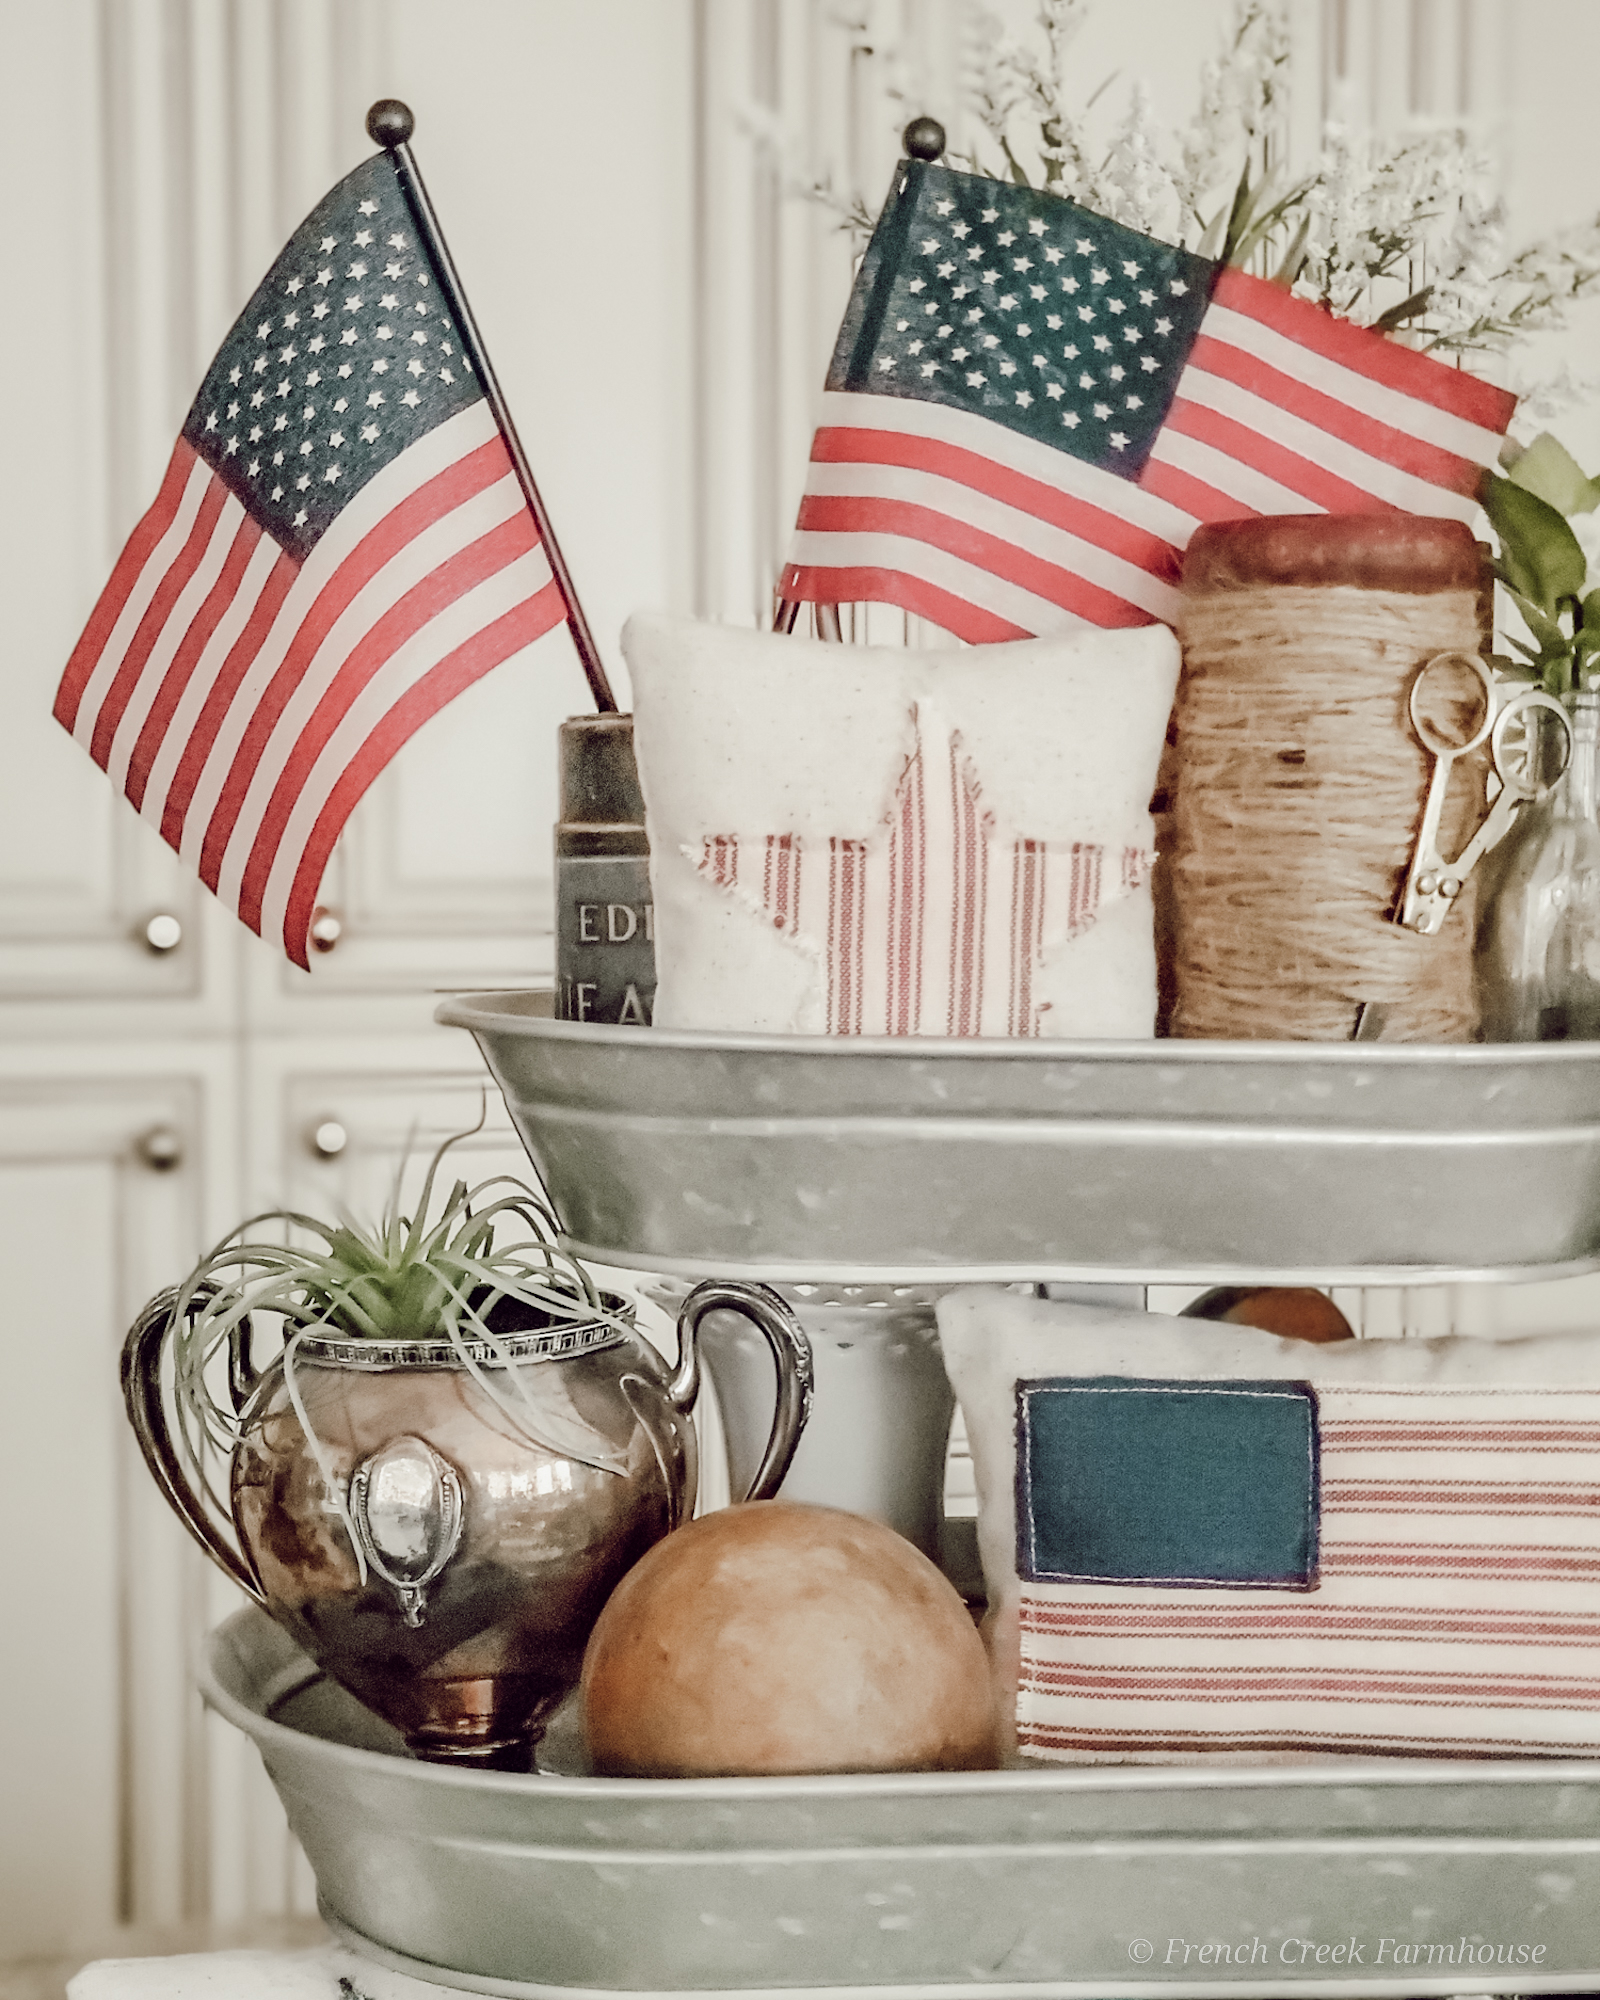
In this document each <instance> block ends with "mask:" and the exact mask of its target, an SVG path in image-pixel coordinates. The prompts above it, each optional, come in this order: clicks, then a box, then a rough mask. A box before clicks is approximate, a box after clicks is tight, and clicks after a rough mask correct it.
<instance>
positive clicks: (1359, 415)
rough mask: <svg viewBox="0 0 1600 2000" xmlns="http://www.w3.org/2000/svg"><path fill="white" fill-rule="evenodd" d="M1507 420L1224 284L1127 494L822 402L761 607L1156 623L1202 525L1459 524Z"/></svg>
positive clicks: (925, 428) (1233, 274)
mask: <svg viewBox="0 0 1600 2000" xmlns="http://www.w3.org/2000/svg"><path fill="white" fill-rule="evenodd" d="M1514 407H1515V399H1514V398H1513V397H1512V396H1510V395H1508V394H1507V393H1505V392H1504V391H1503V390H1499V389H1495V388H1493V387H1491V386H1490V385H1489V384H1488V383H1485V382H1481V381H1479V380H1478V379H1477V378H1476V377H1474V376H1471V375H1468V374H1465V373H1463V372H1462V371H1461V370H1459V369H1456V368H1450V367H1446V366H1445V365H1444V364H1443V363H1441V362H1438V361H1435V360H1434V359H1433V358H1432V357H1431V356H1428V355H1424V354H1419V353H1417V352H1415V351H1414V350H1413V349H1410V348H1405V347H1400V346H1397V345H1396V344H1395V343H1394V342H1393V341H1390V340H1386V339H1384V338H1383V336H1382V335H1380V334H1376V333H1372V332H1370V331H1369V330H1368V329H1366V328H1364V327H1357V326H1353V325H1351V324H1350V323H1349V322H1348V321H1346V320H1340V319H1336V318H1335V317H1334V316H1333V315H1332V314H1330V313H1327V312H1324V311H1322V310H1321V308H1320V307H1317V306H1314V305H1312V304H1310V303H1309V302H1308V301H1306V300H1304V299H1296V298H1292V297H1290V296H1289V294H1288V293H1286V292H1284V291H1283V290H1282V289H1281V288H1279V287H1278V286H1276V285H1271V284H1268V283H1266V282H1265V281H1264V280H1262V279H1260V278H1254V277H1251V276H1250V275H1249V274H1248V273H1246V272H1243V271H1235V270H1227V271H1224V272H1223V273H1222V274H1221V276H1220V277H1219V279H1218V281H1217V285H1216V290H1215V292H1214V293H1213V296H1212V301H1211V304H1210V306H1209V307H1208V309H1207V311H1206V315H1205V318H1204V320H1203V321H1202V322H1201V329H1200V334H1199V337H1198V339H1197V340H1196V342H1195V345H1194V348H1193V350H1192V352H1191V354H1190V356H1189V360H1188V363H1187V365H1186V367H1185V369H1184V372H1183V375H1182V376H1181V378H1180V380H1179V383H1178V390H1177V395H1176V398H1175V399H1174V402H1173V406H1172V409H1171V411H1170V412H1169V414H1168V417H1167V421H1166V424H1165V425H1164V427H1163V429H1162V431H1161V435H1160V436H1159V438H1158V439H1157V441H1156V445H1155V448H1154V450H1153V452H1152V453H1151V456H1150V459H1149V462H1148V463H1147V464H1146V466H1145V469H1144V471H1143V473H1142V474H1141V476H1140V477H1139V478H1138V479H1137V480H1128V479H1122V478H1119V477H1118V476H1117V475H1116V474H1115V473H1114V472H1106V471H1102V470H1100V469H1099V468H1097V467H1095V466H1092V465H1087V464H1085V463H1084V462H1083V461H1081V460H1079V459H1076V458H1073V457H1072V456H1070V454H1068V453H1066V452H1062V451H1056V450H1054V449H1052V448H1051V447H1050V446H1049V445H1046V444H1041V443H1038V442H1037V441H1036V440H1034V439H1032V438H1029V437H1025V436H1022V435H1020V434H1019V433H1017V432H1015V431H1011V430H1008V429H1006V428H1005V427H1004V426H1003V425H1000V424H996V423H993V422H991V421H990V420H989V419H988V418H986V417H982V416H978V415H975V414H973V413H970V412H967V411H962V410H954V409H949V408H946V407H945V406H944V405H942V404H938V403H924V402H918V401H917V400H915V399H914V398H911V397H906V396H874V395H869V394H864V393H855V392H847V391H839V390H830V391H829V392H828V393H827V394H826V395H825V396H824V398H823V411H822V421H821V424H820V426H819V427H818V430H817V433H816V438H815V441H814V443H813V445H812V453H811V466H810V470H809V473H808V476H807V479H806V488H805V494H804V497H803V498H802V500H801V503H800V514H799V520H798V523H797V527H796V532H795V536H794V541H793V543H792V545H791V550H790V558H789V562H788V565H787V566H786V567H785V569H784V571H783V574H782V577H781V579H780V584H779V588H780V594H781V595H782V596H784V597H785V598H788V599H790V600H791V601H793V600H802V601H815V602H818V603H823V604H832V603H853V602H868V601H870V602H877V603H886V604H897V605H899V606H901V607H902V608H903V609H905V610H907V611H913V612H915V613H917V614H918V615H919V616H921V617H924V618H927V619H929V620H931V621H932V622H933V623H934V624H936V625H941V626H943V627H944V628H945V629H946V630H948V631H951V632H954V633H955V634H956V635H957V636H958V637H960V638H963V639H968V640H971V641H974V642H982V641H992V640H1001V639H1020V638H1026V637H1029V636H1038V635H1043V634H1047V633H1053V632H1062V631H1069V630H1072V629H1073V628H1074V627H1077V626H1079V625H1099V626H1120V625H1147V624H1150V623H1153V622H1156V621H1165V622H1167V623H1171V622H1172V619H1173V618H1174V616H1175V614H1176V609H1177V590H1176V585H1177V580H1178V575H1179V570H1180V559H1181V556H1182V552H1183V550H1184V549H1185V548H1186V547H1187V545H1188V542H1189V538H1190V536H1191V535H1192V534H1193V533H1194V531H1195V529H1196V528H1197V527H1198V526H1199V525H1200V523H1201V522H1203V521H1218V520H1236V519H1239V518H1240V517H1242V516H1248V515H1256V514H1319V513H1374V512H1382V511H1387V510H1391V509H1392V510H1397V511H1401V512H1406V513H1413V514H1432V515H1449V516H1452V517H1454V518H1456V519H1459V520H1464V521H1471V520H1472V519H1473V518H1474V516H1475V514H1476V510H1477V501H1476V497H1475V496H1476V494H1477V490H1478V485H1479V481H1480V479H1481V476H1482V472H1483V468H1484V467H1486V466H1492V465H1494V464H1495V463H1496V461H1497V459H1498V455H1499V451H1500V445H1501V440H1502V437H1503V434H1504V432H1505V428H1506V425H1507V424H1508V423H1509V422H1510V420H1511V413H1512V410H1513V409H1514Z"/></svg>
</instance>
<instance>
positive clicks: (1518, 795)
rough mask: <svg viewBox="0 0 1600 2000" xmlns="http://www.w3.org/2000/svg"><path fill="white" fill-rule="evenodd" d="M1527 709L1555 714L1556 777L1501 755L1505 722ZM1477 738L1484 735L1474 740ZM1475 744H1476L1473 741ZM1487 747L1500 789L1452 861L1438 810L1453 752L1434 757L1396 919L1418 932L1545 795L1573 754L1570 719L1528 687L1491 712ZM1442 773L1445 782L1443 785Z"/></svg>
mask: <svg viewBox="0 0 1600 2000" xmlns="http://www.w3.org/2000/svg"><path fill="white" fill-rule="evenodd" d="M1530 710H1540V711H1544V712H1548V713H1550V714H1553V715H1555V716H1556V717H1557V718H1558V719H1559V721H1560V724H1561V727H1562V730H1563V732H1564V734H1565V737H1566V757H1564V758H1563V760H1562V762H1561V765H1560V768H1559V769H1558V770H1557V772H1556V775H1555V777H1553V778H1551V779H1549V780H1548V782H1545V783H1541V782H1540V781H1539V779H1538V777H1537V776H1536V775H1535V773H1534V771H1533V767H1532V761H1531V759H1530V760H1529V761H1528V762H1527V763H1526V764H1524V765H1523V767H1522V768H1521V769H1515V768H1513V767H1512V766H1511V765H1510V763H1509V762H1508V760H1507V758H1506V756H1505V737H1506V730H1507V728H1508V727H1509V725H1510V724H1511V723H1512V722H1513V721H1515V720H1518V719H1520V718H1521V717H1523V716H1526V715H1527V714H1528V713H1529V712H1530ZM1477 740H1478V741H1481V740H1482V738H1481V737H1479V738H1478V739H1477ZM1474 747H1475V746H1474ZM1490 750H1491V754H1492V756H1493V758H1494V768H1495V771H1496V773H1497V775H1498V777H1499V779H1500V791H1499V793H1498V794H1497V796H1496V798H1495V801H1494V803H1493V805H1491V806H1490V808H1489V810H1488V812H1487V814H1486V815H1485V816H1484V819H1483V820H1482V822H1481V823H1480V825H1479V827H1478V829H1477V831H1476V832H1475V833H1474V834H1473V836H1472V838H1471V839H1470V840H1469V841H1468V842H1467V844H1466V846H1465V847H1464V848H1462V850H1461V852H1460V853H1459V854H1458V855H1457V856H1456V858H1455V860H1454V861H1448V862H1447V861H1446V860H1444V858H1443V857H1442V856H1441V855H1440V853H1439V849H1438V834H1439V811H1438V810H1436V805H1437V807H1438V808H1442V807H1443V803H1444V792H1445V786H1446V785H1447V784H1448V780H1449V769H1450V766H1451V764H1452V763H1453V762H1454V761H1455V757H1456V756H1459V755H1461V754H1462V753H1461V752H1460V751H1457V752H1455V753H1454V755H1448V754H1447V755H1444V756H1439V757H1437V758H1436V760H1435V763H1434V767H1433V779H1432V782H1431V783H1430V785H1429V787H1428V805H1427V809H1426V811H1425V812H1424V813H1423V818H1422V832H1421V833H1420V834H1419V835H1418V836H1417V846H1416V850H1415V853H1414V854H1413V857H1412V863H1411V870H1410V873H1409V874H1408V876H1407V877H1406V889H1405V899H1404V901H1403V903H1402V905H1401V910H1400V921H1401V923H1402V924H1403V925H1404V926H1405V927H1406V928H1407V929H1408V930H1414V931H1418V932H1420V933H1421V934H1422V935H1423V936H1424V937H1432V936H1433V935H1435V934H1436V933H1437V932H1438V931H1439V929H1440V928H1441V927H1442V926H1443V923H1444V920H1445V918H1446V917H1447V916H1448V915H1449V914H1450V910H1451V906H1452V905H1453V904H1454V903H1455V901H1456V899H1457V897H1459V896H1460V894H1461V891H1462V890H1463V889H1464V888H1465V887H1466V882H1467V877H1468V876H1469V875H1470V874H1471V873H1472V871H1473V869H1474V868H1476V867H1477V865H1478V863H1479V862H1480V861H1481V860H1482V859H1483V857H1484V856H1485V855H1486V854H1489V853H1491V852H1492V851H1493V850H1494V849H1495V848H1496V847H1498V846H1499V844H1500V842H1501V841H1502V840H1504V839H1505V837H1506V835H1507V833H1508V832H1509V831H1510V830H1511V823H1512V821H1513V820H1514V819H1515V818H1516V816H1517V814H1518V813H1519V812H1520V811H1521V809H1522V807H1523V806H1525V805H1527V804H1528V803H1529V802H1530V801H1531V800H1535V799H1542V798H1544V797H1546V796H1547V795H1548V794H1549V793H1550V792H1551V791H1552V790H1553V789H1554V788H1555V786H1556V785H1557V784H1558V783H1559V782H1560V779H1561V776H1562V774H1563V773H1564V772H1565V770H1566V767H1567V763H1568V761H1569V760H1570V759H1571V756H1572V718H1571V717H1570V716H1569V715H1568V714H1567V711H1566V709H1565V708H1563V706H1562V705H1561V703H1560V702H1559V701H1557V700H1556V698H1555V696H1554V695H1549V694H1546V693H1544V691H1543V690H1542V689H1529V690H1527V691H1526V692H1525V693H1522V694H1517V695H1513V696H1512V697H1511V698H1510V700H1508V701H1507V702H1505V704H1504V705H1503V706H1501V707H1500V708H1499V712H1498V713H1497V714H1496V715H1495V717H1494V727H1493V729H1492V730H1491V731H1490ZM1441 775H1442V776H1443V778H1444V781H1445V782H1444V784H1441V782H1440V780H1441Z"/></svg>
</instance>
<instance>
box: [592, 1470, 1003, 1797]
mask: <svg viewBox="0 0 1600 2000" xmlns="http://www.w3.org/2000/svg"><path fill="white" fill-rule="evenodd" d="M582 1690H583V1691H582V1699H583V1713H584V1730H585V1734H586V1736H587V1738H588V1744H589V1754H590V1756H591V1758H592V1759H593V1762H594V1767H595V1769H596V1770H597V1771H599V1772H602V1773H604V1774H606V1775H609V1776H614V1777H648V1778H703V1777H727V1776H749V1775H756V1774H774V1775H775V1774H780V1773H796V1772H806V1771H812V1772H823V1771H965V1770H986V1769H989V1768H990V1767H992V1765H993V1764H994V1761H995V1732H994V1722H993V1717H992V1713H991V1703H990V1682H989V1670H988V1664H987V1659H986V1656H985V1653H984V1649H983V1642H982V1641H981V1640H980V1639H979V1637H978V1634H977V1631H976V1629H975V1628H974V1626H973V1623H972V1619H971V1617H970V1616H969V1614H968V1612H967V1608H966V1606H965V1605H964V1604H963V1603H962V1601H961V1599H960V1598H959V1597H958V1596H957V1595H956V1592H955V1591H954V1590H953V1589H952V1588H951V1586H950V1584H949V1583H948V1582H947V1581H946V1580H945V1578H944V1577H943V1576H941V1575H940V1573H939V1571H938V1570H937V1569H935V1568H934V1566H933V1564H932V1563H931V1562H929V1561H928V1559H927V1557H926V1556H924V1555H923V1554H922V1553H921V1552H920V1551H919V1550H918V1549H915V1548H913V1546H912V1545H911V1543H910V1542H908V1541H906V1540H905V1539H904V1538H903V1537H902V1536H900V1535H897V1534H895V1532H894V1531H893V1530H892V1529H890V1528H885V1527H883V1526H881V1525H880V1524H879V1523H878V1522H876V1521H870V1520H867V1519H866V1518H865V1517H864V1516H862V1515H859V1514H846V1513H842V1512H840V1511H838V1510H837V1509H834V1508H831V1507H801V1506H795V1505H792V1504H790V1503H788V1502H786V1501H776V1500H761V1501H756V1502H754V1503H752V1504H749V1505H746V1506H742V1507H729V1508H726V1509H725V1510H723V1511H722V1512H720V1513H716V1514H707V1515H705V1516H704V1517H703V1518H702V1519H700V1520H698V1521H691V1522H690V1523H689V1524H688V1525H687V1526H685V1527H682V1528H679V1529H678V1530H677V1531H676V1532H675V1533H673V1534H671V1535H668V1536H667V1537H666V1539H665V1540H664V1541H661V1542H658V1543H657V1544H656V1546H655V1547H654V1548H653V1549H651V1550H650V1551H649V1553H648V1554H647V1555H645V1556H644V1557H643V1558H642V1559H641V1561H640V1562H639V1563H637V1564H636V1565H635V1567H634V1568H633V1569H631V1570H630V1571H629V1572H628V1574H627V1575H626V1576H625V1577H624V1578H623V1579H622V1581H621V1583H619V1584H618V1586H617V1588H616V1590H615V1591H614V1592H613V1593H612V1595H611V1598H610V1601H609V1602H608V1603H607V1605H606V1608H605V1610H604V1611H603V1612H602V1613H601V1614H600V1619H599V1622H598V1624H597V1625H596V1626H595V1628H594V1632H593V1634H592V1635H591V1637H590V1640H589V1647H588V1651H587V1653H586V1654H585V1656H584V1662H583V1683H582Z"/></svg>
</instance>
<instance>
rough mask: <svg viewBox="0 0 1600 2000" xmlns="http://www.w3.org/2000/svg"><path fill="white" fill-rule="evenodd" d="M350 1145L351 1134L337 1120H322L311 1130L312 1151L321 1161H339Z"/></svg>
mask: <svg viewBox="0 0 1600 2000" xmlns="http://www.w3.org/2000/svg"><path fill="white" fill-rule="evenodd" d="M349 1143H350V1134H349V1133H348V1132H347V1131H346V1130H345V1129H344V1127H343V1126H342V1125H341V1124H340V1123H339V1121H338V1119H337V1118H323V1119H320V1120H319V1121H318V1122H317V1123H316V1124H315V1125H314V1126H313V1127H312V1128H311V1150H312V1152H313V1153H315V1154H316V1155H317V1157H318V1158H319V1159H323V1160H336V1159H338V1157H339V1155H340V1154H341V1153H342V1152H343V1151H344V1149H345V1147H346V1146H348V1145H349Z"/></svg>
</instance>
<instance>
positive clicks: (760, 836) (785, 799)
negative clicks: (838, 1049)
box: [622, 616, 1178, 1036]
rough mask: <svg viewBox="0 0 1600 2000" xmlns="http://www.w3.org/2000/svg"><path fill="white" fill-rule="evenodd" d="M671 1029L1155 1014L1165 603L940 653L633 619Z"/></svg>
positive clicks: (1135, 1022)
mask: <svg viewBox="0 0 1600 2000" xmlns="http://www.w3.org/2000/svg"><path fill="white" fill-rule="evenodd" d="M622 645H623V651H624V653H625V654H626V656H627V661H628V666H629V669H630V671H631V673H632V676H633V688H634V717H635V722H634V741H635V747H636V749H637V752H638V758H639V774H640V778H641V781H642V783H643V788H644V796H645V806H646V813H647V818H648V823H649V833H650V866H651V882H652V888H653V894H654V898H655V937H656V971H657V982H658V983H657V988H656V1001H655V1014H654V1018H655V1021H656V1023H657V1025H658V1026H664V1027H687V1028H722V1029H764V1030H769V1031H776V1032H779V1033H797V1034H821V1033H827V1034H858V1035H859V1034H880V1035H881V1034H896V1035H1058V1036H1059V1035H1130V1036H1139V1035H1149V1034H1150V1033H1152V1032H1153V1027H1154V1017H1155V1002H1156V993H1155V951H1154V944H1153V936H1152V914H1151V901H1150V886H1149V877H1150V869H1151V866H1152V864H1153V861H1154V851H1153V842H1152V834H1151V821H1150V814H1149V801H1150V794H1151V791H1152V789H1153V787H1154V785H1155V779H1156V768H1157V764H1158V762H1159V759H1160V755H1161V749H1162V744H1163V742H1164V740H1165V734H1166V725H1167V716H1168V713H1169V711H1170V709H1171V706H1172V697H1173V691H1174V688H1175V686H1176V683H1177V674H1178V646H1177V641H1176V640H1175V639H1174V638H1173V636H1172V634H1171V633H1170V632H1169V631H1168V630H1167V629H1166V627H1165V626H1145V627H1142V628H1141V629H1139V630H1136V631H1125V632H1098V631H1096V632H1084V633H1081V634H1078V635H1075V636H1073V637H1071V638H1067V639H1048V640H1046V639H1039V640H1027V641H1024V642H1021V643H1018V644H1015V645H1003V646H979V647H968V648H961V649H959V650H951V651H948V652H946V651H939V652H921V651H913V650H907V649H901V648H893V649H891V648H886V647H866V646H837V645H830V644H826V643H822V642H818V641H815V640H809V639H800V638H792V637H783V636H779V635H777V634H773V633H762V632H747V631H740V630H737V629H735V628H733V627H729V626H718V625H704V624H697V623H695V622H693V621H691V620H688V619H681V618H665V617H655V616H650V617H635V618H633V619H631V620H630V621H629V624H628V627H627V629H626V631H625V632H624V633H623V638H622Z"/></svg>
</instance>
